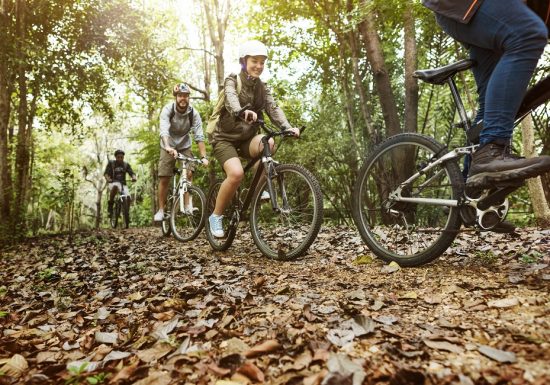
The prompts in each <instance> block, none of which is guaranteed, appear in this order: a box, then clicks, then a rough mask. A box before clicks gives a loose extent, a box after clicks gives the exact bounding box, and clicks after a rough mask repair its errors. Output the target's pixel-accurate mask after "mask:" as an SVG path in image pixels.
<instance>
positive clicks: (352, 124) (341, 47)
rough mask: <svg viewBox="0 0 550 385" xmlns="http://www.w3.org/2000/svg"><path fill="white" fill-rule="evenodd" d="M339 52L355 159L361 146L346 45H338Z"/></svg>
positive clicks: (341, 80) (344, 101) (344, 96)
mask: <svg viewBox="0 0 550 385" xmlns="http://www.w3.org/2000/svg"><path fill="white" fill-rule="evenodd" d="M341 43H343V42H341ZM338 52H339V54H340V68H341V70H342V71H341V73H340V75H341V76H342V77H341V79H340V84H342V88H343V90H344V94H343V95H342V96H343V98H344V100H342V103H343V104H344V105H345V106H346V114H347V117H348V119H347V120H348V128H349V133H350V136H351V142H352V143H353V153H354V155H355V156H354V158H355V157H356V156H357V155H358V150H359V145H358V144H357V134H356V132H355V119H354V117H353V115H354V114H353V111H354V105H353V97H352V95H351V91H350V89H349V84H348V76H347V71H346V62H345V58H346V56H347V55H346V53H345V50H344V44H338Z"/></svg>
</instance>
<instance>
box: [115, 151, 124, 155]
mask: <svg viewBox="0 0 550 385" xmlns="http://www.w3.org/2000/svg"><path fill="white" fill-rule="evenodd" d="M118 154H120V155H124V151H122V150H116V151H115V156H117V155H118Z"/></svg>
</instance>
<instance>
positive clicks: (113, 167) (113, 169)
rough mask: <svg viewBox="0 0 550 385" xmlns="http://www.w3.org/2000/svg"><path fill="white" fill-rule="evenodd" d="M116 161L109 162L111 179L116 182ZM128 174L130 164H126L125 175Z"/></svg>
mask: <svg viewBox="0 0 550 385" xmlns="http://www.w3.org/2000/svg"><path fill="white" fill-rule="evenodd" d="M115 162H116V160H115V159H111V160H109V167H110V169H111V178H112V180H113V181H114V180H115ZM127 172H128V163H127V162H124V175H126V173H127Z"/></svg>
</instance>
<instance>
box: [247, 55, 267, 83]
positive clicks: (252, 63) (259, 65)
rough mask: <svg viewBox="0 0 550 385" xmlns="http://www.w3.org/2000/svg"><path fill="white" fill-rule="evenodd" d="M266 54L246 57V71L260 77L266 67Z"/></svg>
mask: <svg viewBox="0 0 550 385" xmlns="http://www.w3.org/2000/svg"><path fill="white" fill-rule="evenodd" d="M266 59H267V58H266V57H265V56H248V57H247V58H246V72H247V73H248V75H250V76H252V77H255V78H259V77H260V75H261V74H262V72H264V67H265V61H266Z"/></svg>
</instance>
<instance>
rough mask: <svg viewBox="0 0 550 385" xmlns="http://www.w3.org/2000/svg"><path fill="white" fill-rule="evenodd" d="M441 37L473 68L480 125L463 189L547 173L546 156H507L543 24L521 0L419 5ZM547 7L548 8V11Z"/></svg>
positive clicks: (543, 39)
mask: <svg viewBox="0 0 550 385" xmlns="http://www.w3.org/2000/svg"><path fill="white" fill-rule="evenodd" d="M422 3H423V4H424V5H425V6H426V7H428V8H430V9H431V10H433V11H434V12H435V13H436V18H437V22H438V23H439V25H440V26H441V27H442V28H443V30H444V31H445V32H447V33H448V34H449V35H451V36H452V37H453V38H455V39H456V40H458V41H460V42H461V43H463V44H465V45H466V46H467V47H468V49H469V51H470V57H471V59H473V60H474V61H475V62H476V63H477V65H476V66H475V67H473V73H474V77H475V81H476V84H477V90H478V94H479V110H478V113H477V116H476V119H475V122H474V123H477V122H480V121H483V130H482V131H481V134H480V136H479V144H480V146H479V148H478V149H477V150H476V151H475V153H474V154H473V156H472V163H471V166H470V167H469V173H468V178H467V180H466V186H467V187H468V188H470V189H472V188H474V189H480V188H488V187H491V186H494V185H495V184H497V183H502V182H504V183H509V182H513V183H514V182H518V181H523V180H524V179H527V178H533V177H536V176H538V175H540V174H543V173H545V172H547V171H550V156H539V157H535V158H529V159H525V158H522V157H518V156H515V155H513V154H511V153H510V142H511V139H512V133H513V129H514V119H515V116H516V113H517V111H518V109H519V106H520V104H521V101H522V99H523V97H524V95H525V91H526V89H527V85H528V83H529V80H530V79H531V76H532V74H533V72H534V70H535V67H536V65H537V62H538V60H539V58H540V57H541V55H542V53H543V51H544V48H545V46H546V44H547V41H548V29H547V27H546V25H545V24H544V21H543V20H542V19H541V18H540V17H539V16H538V15H537V14H536V13H534V12H533V11H532V10H531V9H530V8H529V7H528V6H527V5H526V4H525V2H524V1H522V0H468V1H466V0H464V1H459V0H423V1H422ZM547 7H548V6H547Z"/></svg>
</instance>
